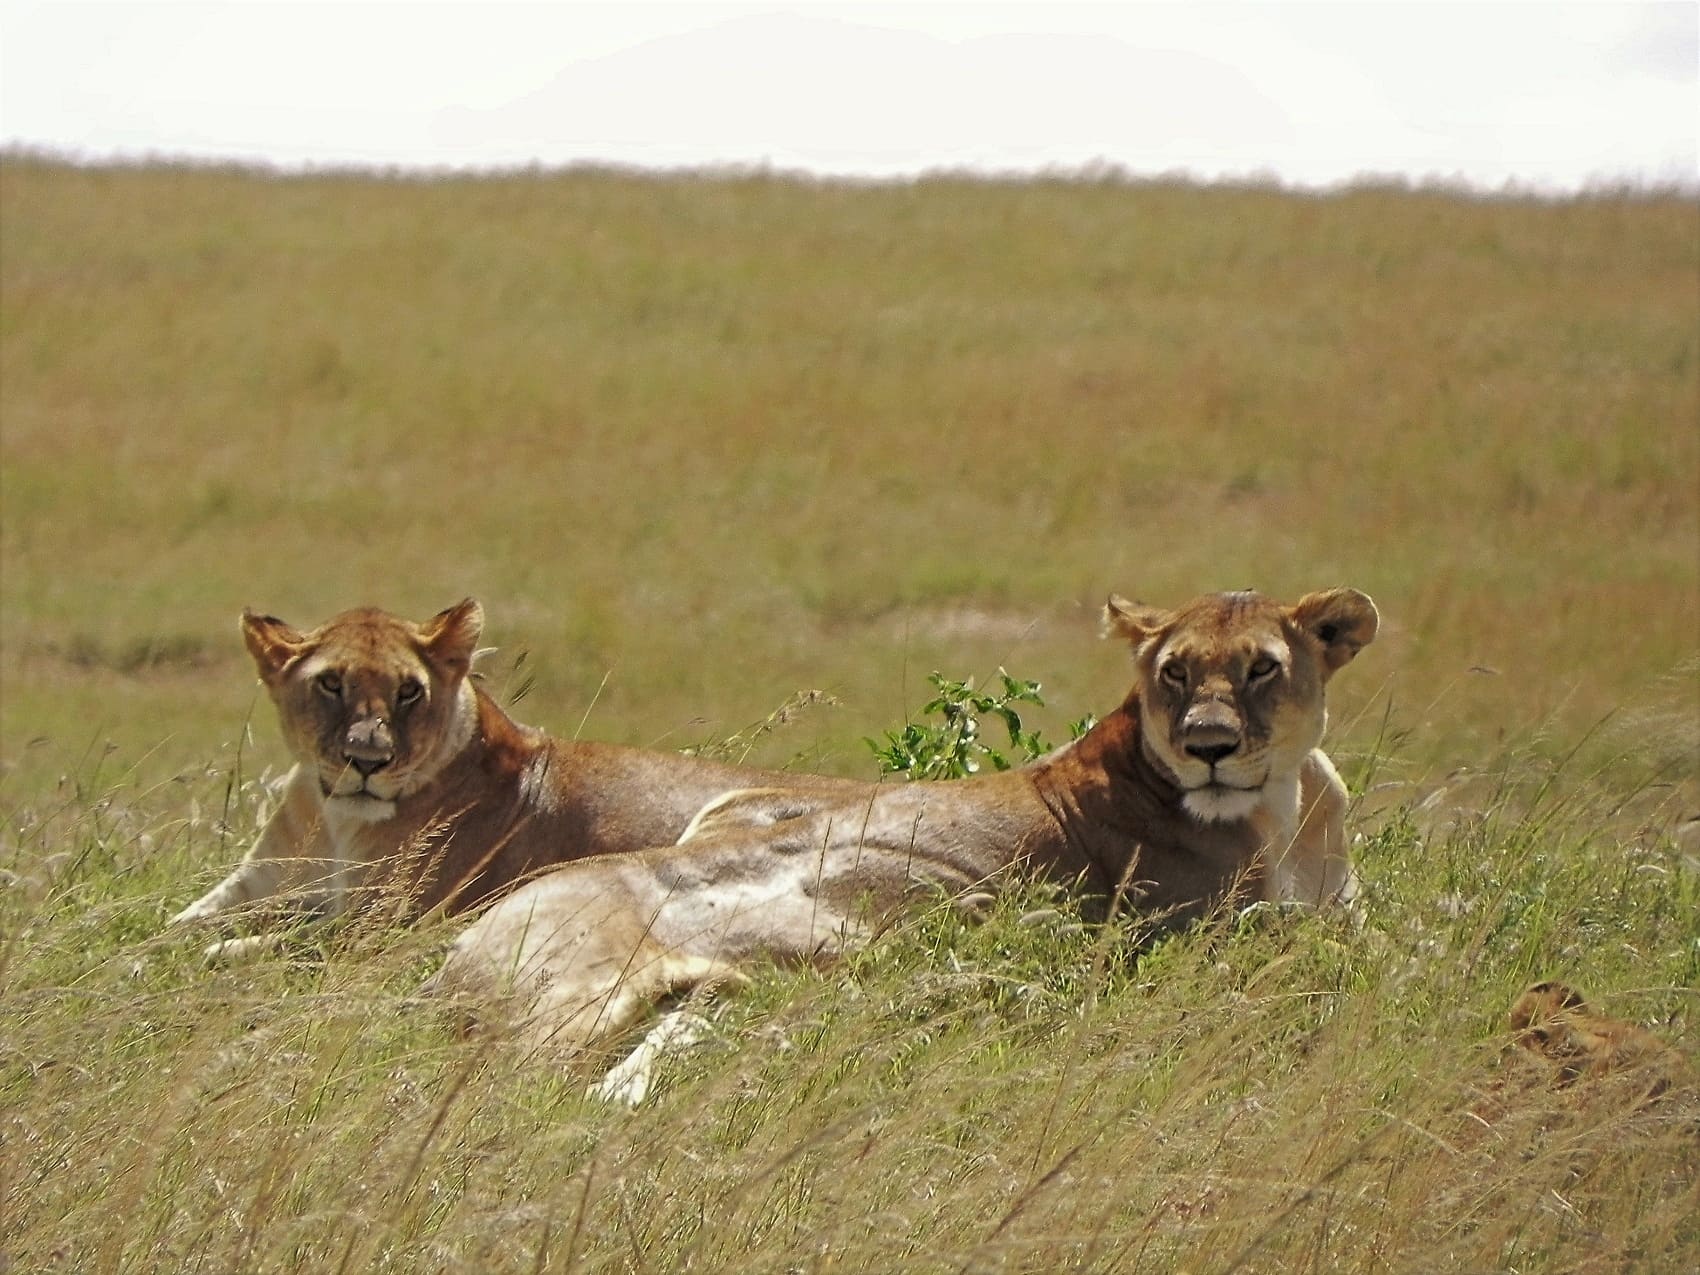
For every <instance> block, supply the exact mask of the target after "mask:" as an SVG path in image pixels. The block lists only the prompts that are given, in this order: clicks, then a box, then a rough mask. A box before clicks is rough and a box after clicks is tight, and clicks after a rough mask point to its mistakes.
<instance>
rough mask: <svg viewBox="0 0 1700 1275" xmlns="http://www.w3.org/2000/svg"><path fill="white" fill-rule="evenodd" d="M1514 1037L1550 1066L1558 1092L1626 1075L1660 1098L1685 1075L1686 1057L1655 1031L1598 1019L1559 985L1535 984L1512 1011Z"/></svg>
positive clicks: (1571, 991) (1570, 990)
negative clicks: (1580, 1083)
mask: <svg viewBox="0 0 1700 1275" xmlns="http://www.w3.org/2000/svg"><path fill="white" fill-rule="evenodd" d="M1510 1021H1511V1033H1512V1037H1513V1039H1514V1040H1516V1042H1517V1043H1518V1044H1519V1045H1520V1046H1522V1047H1523V1048H1524V1049H1526V1050H1528V1051H1529V1053H1531V1054H1534V1055H1536V1056H1538V1057H1540V1058H1543V1059H1545V1060H1546V1061H1547V1062H1548V1063H1550V1064H1551V1065H1552V1075H1553V1081H1554V1083H1555V1084H1556V1085H1557V1086H1559V1087H1561V1088H1562V1087H1564V1086H1566V1085H1570V1084H1572V1083H1573V1082H1575V1081H1577V1080H1579V1079H1588V1080H1597V1079H1599V1078H1600V1077H1602V1076H1608V1075H1612V1074H1614V1073H1621V1072H1627V1073H1631V1074H1633V1075H1635V1076H1636V1077H1637V1078H1638V1079H1639V1080H1640V1081H1641V1082H1642V1083H1643V1084H1644V1086H1645V1095H1646V1096H1648V1097H1656V1096H1657V1095H1659V1094H1660V1093H1662V1092H1664V1090H1665V1089H1666V1088H1668V1087H1669V1085H1670V1083H1671V1079H1672V1078H1673V1077H1680V1076H1682V1075H1683V1074H1684V1073H1685V1071H1686V1070H1687V1067H1686V1064H1685V1063H1684V1061H1683V1058H1682V1055H1681V1054H1679V1053H1678V1052H1677V1051H1676V1050H1675V1049H1673V1048H1672V1047H1671V1046H1669V1045H1667V1044H1665V1042H1664V1041H1662V1040H1660V1039H1659V1038H1658V1037H1657V1036H1655V1035H1653V1033H1652V1032H1650V1031H1647V1030H1646V1029H1645V1028H1641V1027H1637V1026H1636V1025H1635V1024H1634V1023H1626V1022H1624V1021H1623V1020H1621V1019H1617V1018H1607V1017H1606V1016H1605V1015H1604V1014H1598V1013H1595V1012H1594V1011H1593V1009H1591V1008H1590V1007H1589V1005H1588V1004H1587V1002H1586V1001H1584V1000H1583V999H1582V995H1581V993H1580V992H1577V991H1576V990H1575V989H1573V988H1571V987H1569V986H1567V985H1566V984H1564V983H1558V982H1541V983H1535V984H1532V985H1531V986H1530V987H1529V988H1528V989H1527V990H1525V991H1524V992H1523V994H1522V995H1521V996H1519V997H1518V998H1517V1001H1516V1003H1515V1004H1514V1005H1512V1007H1511V1015H1510Z"/></svg>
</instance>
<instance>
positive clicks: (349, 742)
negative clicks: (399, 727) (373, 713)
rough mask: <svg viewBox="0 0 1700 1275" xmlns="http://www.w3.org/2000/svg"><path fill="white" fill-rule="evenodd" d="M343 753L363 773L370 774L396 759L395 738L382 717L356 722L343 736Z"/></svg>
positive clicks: (349, 762)
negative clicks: (391, 735)
mask: <svg viewBox="0 0 1700 1275" xmlns="http://www.w3.org/2000/svg"><path fill="white" fill-rule="evenodd" d="M342 755H343V756H344V757H345V758H347V759H348V764H349V765H351V766H353V767H354V768H355V769H356V770H358V771H359V772H360V773H361V774H362V775H370V774H371V773H373V772H374V771H377V770H382V769H383V768H384V767H385V766H387V765H389V764H390V762H391V761H393V760H394V759H395V740H394V739H392V738H391V737H390V731H389V727H388V726H386V725H385V724H384V722H383V720H382V719H381V718H372V719H369V720H366V721H359V722H355V723H354V724H353V725H352V726H350V727H349V728H348V733H347V734H345V735H344V736H343V737H342Z"/></svg>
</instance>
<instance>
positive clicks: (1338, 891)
mask: <svg viewBox="0 0 1700 1275" xmlns="http://www.w3.org/2000/svg"><path fill="white" fill-rule="evenodd" d="M1348 804H1349V797H1348V794H1347V792H1346V785H1345V782H1344V781H1343V780H1342V779H1341V778H1340V772H1339V771H1337V770H1335V769H1334V763H1333V762H1331V761H1330V760H1329V759H1328V754H1327V753H1325V752H1323V751H1322V750H1321V749H1320V748H1313V749H1311V751H1310V755H1309V756H1307V757H1306V758H1305V760H1304V764H1303V766H1301V767H1300V769H1299V808H1298V823H1297V827H1296V828H1295V829H1294V830H1293V831H1292V832H1291V833H1290V834H1285V835H1282V834H1278V835H1277V836H1276V837H1275V838H1274V839H1273V840H1272V841H1271V844H1270V846H1269V850H1268V853H1269V858H1270V862H1269V875H1270V887H1269V893H1270V897H1271V899H1272V900H1274V901H1276V902H1281V903H1306V904H1309V905H1310V906H1312V907H1327V906H1329V905H1332V904H1340V905H1350V904H1351V903H1352V901H1353V900H1354V899H1355V898H1356V897H1357V894H1358V877H1357V872H1356V871H1355V870H1354V869H1353V867H1352V856H1351V850H1350V847H1349V846H1348V844H1347V842H1346V807H1347V805H1348Z"/></svg>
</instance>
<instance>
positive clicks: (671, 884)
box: [427, 589, 1378, 1102]
mask: <svg viewBox="0 0 1700 1275" xmlns="http://www.w3.org/2000/svg"><path fill="white" fill-rule="evenodd" d="M1105 623H1106V626H1107V629H1108V630H1109V631H1110V632H1113V633H1115V634H1119V635H1120V636H1122V637H1125V638H1126V639H1128V641H1129V642H1131V644H1132V646H1133V652H1134V684H1133V689H1132V690H1131V691H1130V693H1129V694H1128V696H1127V699H1126V701H1125V702H1124V703H1123V704H1122V705H1121V707H1120V708H1118V709H1117V710H1116V711H1114V712H1113V713H1111V714H1109V715H1108V716H1107V717H1105V718H1104V720H1103V721H1101V722H1100V723H1099V724H1098V725H1097V726H1095V727H1094V728H1093V729H1092V730H1091V731H1089V732H1088V733H1087V734H1086V735H1085V736H1084V737H1083V738H1081V739H1080V740H1078V741H1076V742H1075V743H1074V744H1072V745H1070V746H1068V747H1066V748H1063V749H1060V750H1058V751H1057V752H1055V753H1053V754H1051V755H1050V756H1049V757H1046V758H1043V759H1041V760H1039V761H1038V762H1036V763H1034V764H1033V765H1031V766H1029V767H1027V768H1026V769H1023V770H1014V771H1007V772H1003V773H998V774H993V775H987V776H981V777H975V778H970V779H964V780H960V781H957V782H953V783H945V784H911V785H901V786H885V787H879V786H873V785H867V786H863V787H860V788H858V789H857V790H855V791H853V792H849V793H846V792H843V791H838V792H833V793H807V792H803V793H799V792H784V791H777V790H773V789H763V788H758V789H745V790H741V791H735V792H730V793H727V794H725V795H724V796H720V797H718V798H717V799H716V800H714V801H711V802H709V803H708V804H707V805H706V806H705V807H704V808H703V809H702V811H701V812H700V813H699V814H698V815H697V816H696V818H695V819H693V820H692V821H691V824H690V827H689V828H688V829H686V831H685V834H684V836H683V837H682V838H681V841H680V843H679V844H677V845H672V846H665V847H657V848H651V849H646V850H641V851H638V852H636V853H633V854H624V855H610V856H604V857H600V858H594V859H587V860H581V861H579V862H575V863H572V864H569V865H567V866H565V867H563V868H561V869H559V870H557V871H554V872H551V873H548V874H546V875H544V876H542V877H540V878H539V879H537V880H535V881H532V882H530V883H529V884H527V885H525V886H524V887H522V888H521V889H519V890H517V891H515V892H514V893H512V894H510V895H508V896H507V897H506V898H504V899H503V900H502V901H500V902H498V903H497V904H496V905H495V906H494V907H493V908H491V909H490V911H488V912H487V913H485V914H484V916H483V917H482V918H480V919H479V920H478V921H477V922H476V923H474V924H473V925H472V926H471V927H470V928H469V929H468V930H466V932H465V933H464V934H462V935H461V936H460V937H459V938H458V939H457V940H456V941H455V943H454V944H453V946H452V947H451V949H450V951H449V954H448V957H447V960H446V961H445V963H444V965H443V968H442V970H441V971H440V972H439V973H438V974H437V976H436V977H435V978H433V979H432V980H431V982H430V983H429V984H428V985H427V987H428V989H430V990H432V991H434V992H437V993H440V994H449V995H454V996H456V997H457V998H458V997H465V998H466V999H467V1000H468V1002H469V1003H470V1005H471V1006H472V1007H473V1011H474V1013H488V1012H489V1011H490V1010H492V1009H494V1008H495V1007H496V1005H498V1004H502V1005H505V1007H506V1010H507V1011H508V1014H509V1016H510V1017H511V1019H512V1020H513V1021H514V1022H515V1023H516V1024H517V1028H518V1031H519V1032H520V1034H521V1035H522V1037H523V1038H524V1039H526V1040H527V1041H528V1042H529V1043H531V1044H534V1045H538V1046H547V1047H554V1048H562V1049H567V1050H572V1049H579V1048H583V1047H585V1046H588V1045H591V1044H594V1043H596V1042H598V1041H600V1040H602V1039H604V1038H606V1037H607V1036H609V1035H611V1034H613V1033H616V1032H619V1031H622V1030H625V1029H626V1028H628V1027H630V1026H631V1025H632V1024H634V1023H635V1022H637V1021H638V1020H639V1019H640V1018H641V1017H642V1016H643V1015H644V1013H645V1012H646V1011H648V1010H649V1009H650V1008H651V1007H652V1006H654V1005H656V1004H657V1003H658V1002H660V1001H662V1000H663V999H664V998H666V997H668V996H672V995H676V994H679V993H682V992H687V991H689V990H691V989H694V988H701V987H711V986H713V985H716V984H719V983H725V982H731V981H737V980H738V979H739V978H740V977H741V974H740V970H741V967H742V966H743V965H744V964H745V963H746V962H747V961H749V960H750V959H751V958H753V957H768V958H772V959H776V960H781V961H812V960H820V959H823V958H826V957H830V956H832V955H833V954H835V953H838V952H840V951H842V950H844V949H845V948H846V947H847V946H850V945H852V944H856V943H859V942H861V941H863V940H865V939H866V938H867V937H868V936H869V935H870V934H871V933H872V932H873V931H874V930H875V929H876V928H877V927H878V926H879V925H880V924H881V922H882V921H883V920H885V919H886V918H887V917H889V916H890V915H892V914H893V913H894V912H895V911H896V910H897V909H899V908H900V907H901V906H902V905H903V904H904V903H905V901H907V900H909V899H911V898H913V897H914V896H915V895H916V893H917V892H929V891H935V892H937V891H942V892H944V893H946V894H950V895H958V896H960V895H964V894H965V893H966V892H988V891H992V890H995V889H997V887H998V883H999V880H1000V878H1001V876H1002V875H1003V873H1004V872H1005V871H1006V870H1007V869H1009V868H1011V867H1012V866H1015V865H1020V866H1022V867H1023V868H1025V869H1027V870H1029V871H1033V872H1038V873H1043V874H1045V875H1048V876H1050V877H1053V878H1055V879H1058V880H1060V881H1063V882H1066V883H1069V884H1071V885H1075V886H1078V888H1081V889H1083V890H1087V891H1090V892H1092V893H1093V894H1095V895H1099V896H1103V897H1106V898H1109V899H1112V900H1116V901H1121V902H1126V903H1127V904H1130V905H1133V906H1137V907H1140V908H1143V909H1148V910H1150V911H1153V912H1157V913H1164V914H1169V915H1172V916H1175V917H1181V918H1184V917H1190V916H1195V915H1197V914H1199V913H1200V912H1202V911H1204V910H1206V909H1208V908H1210V907H1212V906H1214V905H1215V904H1217V903H1218V902H1220V901H1222V900H1223V899H1225V898H1228V897H1230V896H1234V897H1240V896H1244V897H1251V898H1258V899H1267V900H1276V901H1293V902H1299V903H1305V904H1310V905H1323V904H1328V903H1332V902H1336V901H1342V900H1347V899H1349V898H1350V897H1351V895H1352V894H1353V892H1354V891H1355V888H1356V884H1355V880H1354V877H1353V873H1352V866H1351V860H1350V856H1349V854H1348V849H1347V843H1346V836H1345V828H1344V813H1345V808H1346V791H1345V787H1344V785H1343V784H1342V783H1341V782H1340V778H1339V776H1338V775H1337V774H1336V773H1335V770H1334V767H1333V766H1332V765H1331V764H1330V763H1329V761H1328V758H1327V757H1326V756H1325V755H1324V754H1323V753H1322V752H1321V751H1320V749H1318V747H1317V745H1318V743H1319V742H1320V740H1321V738H1322V731H1323V726H1324V722H1325V718H1326V712H1325V708H1324V695H1323V692H1324V687H1325V684H1326V683H1327V681H1328V680H1329V678H1330V677H1331V676H1332V675H1333V674H1334V673H1335V672H1336V671H1338V670H1339V669H1340V668H1342V667H1344V666H1345V665H1346V664H1347V663H1348V662H1349V661H1350V660H1351V659H1352V658H1353V657H1354V656H1355V655H1356V654H1357V653H1358V651H1359V650H1360V649H1362V648H1363V647H1364V646H1365V645H1367V644H1368V643H1369V642H1370V641H1372V640H1373V639H1374V637H1375V634H1376V629H1377V625H1378V617H1377V614H1376V610H1375V606H1374V604H1373V603H1372V602H1371V601H1370V599H1369V598H1368V597H1366V596H1365V595H1364V594H1362V593H1359V592H1357V591H1356V590H1352V589H1331V590H1328V591H1325V592H1319V593H1312V594H1308V595H1306V596H1305V597H1304V598H1302V599H1300V600H1299V602H1298V603H1297V604H1295V605H1293V606H1283V605H1281V604H1279V603H1276V602H1274V601H1271V600H1269V599H1267V598H1264V597H1261V596H1259V595H1257V594H1254V593H1228V594H1217V595H1211V596H1207V597H1202V598H1199V599H1197V600H1195V601H1193V602H1191V603H1188V604H1187V605H1186V606H1184V607H1182V608H1180V609H1179V610H1176V611H1162V610H1157V609H1154V608H1149V607H1141V606H1134V605H1132V604H1129V603H1127V602H1125V601H1122V600H1121V599H1115V598H1113V599H1111V601H1110V604H1109V605H1108V607H1107V608H1106V613H1105ZM690 1035H691V1029H690V1027H689V1026H688V1024H687V1023H686V1021H685V1020H683V1019H681V1018H679V1017H674V1016H670V1017H669V1018H667V1019H664V1020H663V1022H662V1024H661V1025H660V1026H659V1027H658V1028H657V1029H656V1032H655V1033H652V1036H651V1038H650V1040H649V1041H647V1042H646V1043H645V1044H644V1045H643V1046H642V1047H640V1049H639V1051H638V1053H637V1054H634V1055H633V1056H632V1058H631V1059H628V1060H627V1062H626V1063H624V1064H622V1065H621V1067H619V1068H616V1069H615V1071H614V1072H612V1073H610V1076H609V1078H608V1079H607V1080H605V1081H604V1082H603V1085H602V1086H601V1087H600V1090H599V1091H600V1092H601V1093H603V1094H604V1095H605V1096H610V1097H617V1098H622V1099H624V1100H626V1101H631V1102H635V1101H640V1100H641V1099H642V1097H643V1095H644V1093H645V1092H646V1091H647V1088H648V1084H649V1078H648V1064H649V1062H650V1061H651V1060H652V1059H653V1057H654V1055H655V1054H656V1053H657V1052H658V1050H659V1049H661V1048H663V1047H665V1046H667V1045H669V1044H677V1043H679V1042H681V1041H682V1040H685V1039H688V1038H689V1037H690Z"/></svg>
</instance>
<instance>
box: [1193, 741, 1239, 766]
mask: <svg viewBox="0 0 1700 1275" xmlns="http://www.w3.org/2000/svg"><path fill="white" fill-rule="evenodd" d="M1238 747H1239V745H1238V744H1188V745H1187V746H1186V750H1187V752H1188V753H1189V754H1191V755H1192V756H1194V757H1196V758H1198V760H1199V761H1201V762H1204V763H1205V764H1206V765H1210V766H1214V765H1215V764H1216V763H1217V762H1219V761H1221V760H1222V758H1224V757H1226V756H1228V754H1230V753H1232V752H1233V751H1234V750H1235V749H1236V748H1238Z"/></svg>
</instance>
